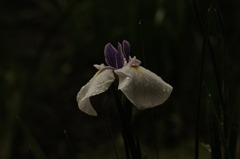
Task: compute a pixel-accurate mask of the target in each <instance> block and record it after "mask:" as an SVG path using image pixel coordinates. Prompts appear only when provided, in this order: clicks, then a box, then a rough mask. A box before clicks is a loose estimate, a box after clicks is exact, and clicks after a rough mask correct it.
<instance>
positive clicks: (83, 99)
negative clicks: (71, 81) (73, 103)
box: [76, 69, 115, 116]
mask: <svg viewBox="0 0 240 159" xmlns="http://www.w3.org/2000/svg"><path fill="white" fill-rule="evenodd" d="M114 80H115V77H114V74H113V70H111V69H106V70H103V71H98V72H97V73H96V74H95V75H94V76H93V77H92V79H91V80H90V81H89V82H88V83H87V84H86V85H85V86H83V87H82V88H81V89H80V91H79V92H78V94H77V98H76V99H77V102H78V107H79V109H80V110H81V111H83V112H85V113H87V114H88V115H92V116H97V112H96V111H95V110H94V108H93V106H92V104H91V102H90V97H92V96H95V95H98V94H101V93H103V92H105V91H107V89H108V88H109V87H110V85H111V83H112V82H113V81H114Z"/></svg>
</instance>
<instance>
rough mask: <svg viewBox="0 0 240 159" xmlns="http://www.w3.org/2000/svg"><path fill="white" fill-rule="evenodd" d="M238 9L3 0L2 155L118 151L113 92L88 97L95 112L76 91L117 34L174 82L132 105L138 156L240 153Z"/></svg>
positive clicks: (56, 156)
mask: <svg viewBox="0 0 240 159" xmlns="http://www.w3.org/2000/svg"><path fill="white" fill-rule="evenodd" d="M239 8H240V2H238V1H234V0H228V1H227V0H225V1H224V0H221V1H211V0H210V1H207V0H203V1H200V3H198V1H197V0H189V1H183V0H171V1H167V0H151V1H150V0H145V1H144V0H140V1H137V0H132V1H129V0H124V1H114V0H113V1H107V0H102V1H100V0H81V1H80V0H22V1H16V2H15V1H11V0H1V1H0V158H1V159H15V158H17V159H32V158H36V159H45V158H47V159H61V158H64V159H65V158H70V159H76V158H80V159H96V158H98V159H101V158H102V159H107V158H111V159H112V158H117V156H118V157H119V158H123V156H124V148H123V147H122V138H121V136H120V130H119V124H120V123H119V117H118V115H117V113H116V109H117V108H116V105H115V102H114V97H113V95H112V94H111V91H109V92H106V93H105V94H102V95H100V96H97V97H95V98H93V99H92V101H93V102H94V106H95V107H96V110H97V111H98V114H99V116H98V117H97V118H96V117H90V116H87V115H86V114H84V113H82V112H81V111H80V110H79V109H78V107H77V102H76V99H75V97H76V95H77V92H78V91H79V89H80V88H81V86H83V85H84V84H85V83H86V82H87V81H88V80H89V79H90V78H91V77H92V76H93V75H94V73H95V72H96V70H95V69H94V68H93V67H92V65H93V64H95V63H97V64H100V63H102V62H103V61H104V56H103V49H104V46H105V44H107V43H108V42H112V43H113V44H114V45H116V44H117V41H120V42H121V41H122V40H124V39H126V40H128V41H129V42H130V44H131V45H132V48H131V54H132V55H133V56H137V57H138V59H140V60H142V62H143V66H144V67H146V68H148V69H150V70H151V71H153V72H155V73H156V74H158V75H160V76H161V77H162V78H163V79H164V80H165V81H166V82H168V83H169V84H171V85H172V86H173V89H174V90H173V93H172V95H171V97H170V98H169V100H168V101H167V102H166V103H164V104H163V105H162V106H159V107H156V108H153V109H151V110H146V111H136V110H135V109H134V110H133V113H134V119H133V127H134V130H135V132H136V133H137V136H138V139H139V142H140V146H141V152H142V157H143V158H144V157H145V156H146V158H148V159H156V158H164V159H172V158H184V159H187V158H198V157H199V158H204V159H205V158H212V159H216V158H218V159H221V158H223V159H224V158H225V159H235V158H237V156H236V155H238V158H239V152H238V154H236V150H237V147H236V144H237V134H239V133H238V132H237V130H238V129H237V128H238V126H239V122H238V116H239V115H238V114H240V113H239V107H240V101H239V96H240V89H239V88H240V83H239V81H240V75H239V72H240V67H239V59H240V55H239V53H240V47H239V46H240V45H239V42H240V29H239V28H240V23H239V19H240V9H239ZM109 119H111V120H109ZM110 128H111V129H110ZM196 130H197V131H196ZM112 140H113V142H112ZM195 143H196V144H195ZM209 145H211V148H212V153H209V152H208V147H209ZM198 146H199V147H198ZM238 149H239V147H238Z"/></svg>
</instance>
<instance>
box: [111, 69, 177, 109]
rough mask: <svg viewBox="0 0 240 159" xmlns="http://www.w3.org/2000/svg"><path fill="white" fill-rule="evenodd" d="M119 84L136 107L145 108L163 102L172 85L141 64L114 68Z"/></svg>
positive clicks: (168, 94)
mask: <svg viewBox="0 0 240 159" xmlns="http://www.w3.org/2000/svg"><path fill="white" fill-rule="evenodd" d="M115 73H116V74H117V75H118V77H119V86H118V89H120V90H121V91H122V92H123V93H124V94H125V96H126V97H127V98H128V99H129V100H130V101H131V102H132V103H133V104H134V105H135V106H136V107H137V108H138V109H146V108H152V107H154V106H157V105H160V104H162V103H164V102H165V101H166V100H167V99H168V97H169V96H170V94H171V92H172V89H173V88H172V86H170V85H169V84H167V83H166V82H164V81H163V80H162V78H161V77H159V76H158V75H156V74H155V73H153V72H151V71H149V70H147V69H145V68H144V67H141V66H136V67H131V66H129V65H126V66H124V67H123V68H121V69H118V70H115Z"/></svg>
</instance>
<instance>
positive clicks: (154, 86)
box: [77, 40, 172, 116]
mask: <svg viewBox="0 0 240 159" xmlns="http://www.w3.org/2000/svg"><path fill="white" fill-rule="evenodd" d="M104 56H105V61H106V63H107V65H104V64H101V65H96V64H95V65H94V67H95V68H97V69H98V72H97V73H96V74H95V75H94V76H93V77H92V79H91V80H90V81H89V82H88V83H87V84H86V85H85V86H83V87H82V88H81V89H80V91H79V92H78V94H77V102H78V107H79V109H80V110H81V111H83V112H85V113H87V114H88V115H92V116H97V112H96V111H95V110H94V108H93V106H92V105H91V102H90V97H92V96H95V95H98V94H100V93H103V92H105V91H107V89H108V88H109V87H110V86H111V84H112V83H113V82H114V80H118V81H119V84H118V89H119V90H121V91H122V93H123V94H124V95H125V96H126V97H127V98H128V100H129V101H130V102H131V103H132V104H133V105H135V106H136V107H137V108H138V109H146V108H152V107H154V106H157V105H160V104H162V103H164V102H165V101H166V100H167V99H168V97H169V96H170V94H171V92H172V86H170V85H169V84H167V83H166V82H164V81H163V80H162V78H161V77H159V76H158V75H156V74H155V73H153V72H151V71H149V70H147V69H145V68H144V67H142V66H140V64H141V61H139V60H138V59H136V57H133V58H132V57H131V56H130V44H129V42H128V41H126V40H124V41H123V42H122V44H120V43H118V47H117V49H116V48H114V47H113V46H112V44H110V43H108V44H107V45H106V46H105V49H104ZM116 78H117V79H116Z"/></svg>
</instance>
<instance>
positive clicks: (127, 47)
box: [122, 40, 130, 62]
mask: <svg viewBox="0 0 240 159" xmlns="http://www.w3.org/2000/svg"><path fill="white" fill-rule="evenodd" d="M122 44H123V53H124V55H125V58H126V61H127V62H129V56H130V44H129V42H128V41H126V40H123V43H122Z"/></svg>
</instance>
